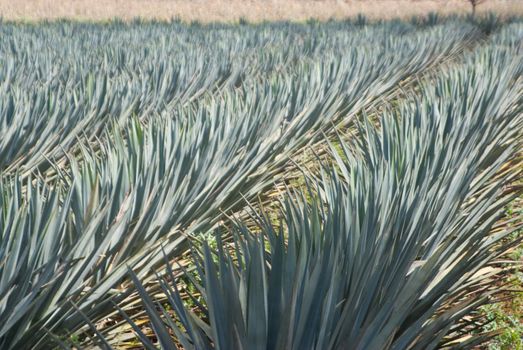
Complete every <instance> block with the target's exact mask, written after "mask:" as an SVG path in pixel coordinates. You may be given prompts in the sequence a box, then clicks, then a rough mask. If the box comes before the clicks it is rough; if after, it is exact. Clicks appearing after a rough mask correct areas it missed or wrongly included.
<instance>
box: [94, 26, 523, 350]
mask: <svg viewBox="0 0 523 350" xmlns="http://www.w3.org/2000/svg"><path fill="white" fill-rule="evenodd" d="M514 35H517V36H519V39H517V38H516V37H514ZM522 36H523V26H521V25H517V26H512V27H509V28H508V29H506V30H505V31H504V32H503V33H501V34H498V35H497V37H495V38H494V44H491V45H490V46H487V47H485V48H482V49H480V52H478V53H475V54H474V55H473V56H472V57H470V58H469V59H468V60H467V62H466V64H465V65H464V66H463V67H460V68H457V69H451V70H450V71H448V72H447V73H446V74H445V75H443V76H440V77H438V78H437V79H436V80H435V81H432V82H431V83H430V84H425V85H423V86H422V96H421V97H417V98H413V99H408V100H407V101H405V102H404V103H402V104H401V106H400V107H398V108H395V109H392V110H390V111H387V112H384V113H383V114H382V115H381V119H380V125H379V127H378V128H376V126H375V125H374V124H373V123H371V122H369V121H365V120H364V121H363V122H362V123H360V124H358V129H359V131H360V132H359V135H360V136H358V137H354V136H353V135H340V137H339V138H338V139H336V140H334V141H333V142H331V143H330V154H331V156H332V159H334V163H332V164H323V165H322V166H321V170H320V171H319V172H316V173H307V174H306V178H307V181H306V183H305V185H304V189H303V190H299V189H289V190H288V191H287V192H286V193H285V194H283V195H282V196H281V197H280V205H279V210H278V213H277V219H276V220H275V213H274V208H271V209H269V210H264V209H263V208H262V209H254V208H252V210H251V215H252V221H253V222H255V225H254V227H252V225H247V224H245V223H243V222H241V221H238V220H234V218H232V223H231V224H230V225H226V226H227V227H226V228H225V230H226V232H227V235H225V236H226V237H228V239H224V238H223V237H224V232H223V230H217V231H216V234H215V237H214V240H213V241H212V244H209V243H208V242H204V243H203V245H199V244H198V245H195V246H194V247H193V249H192V253H191V257H190V259H191V262H192V265H194V266H195V269H194V271H193V270H190V269H187V268H184V267H183V266H181V265H180V264H179V263H175V264H174V265H172V263H170V262H169V261H166V266H167V269H166V272H165V273H164V274H161V275H158V280H157V281H156V288H153V289H154V290H155V293H156V292H157V291H158V289H160V290H161V292H162V293H161V294H162V295H164V296H165V297H164V298H162V299H161V302H160V301H158V300H155V297H154V296H153V294H152V293H151V292H150V291H148V290H147V287H146V286H145V285H144V284H143V283H142V282H140V279H139V278H138V276H137V275H136V274H134V273H132V272H131V275H132V277H133V281H134V283H135V284H136V286H137V289H138V293H139V296H140V298H141V300H142V302H143V308H144V309H145V311H146V314H147V318H148V320H149V321H150V325H151V327H152V330H153V332H154V336H155V337H154V339H157V341H158V343H159V344H160V346H161V347H162V348H165V349H175V348H177V345H181V346H183V348H184V349H434V348H440V347H449V348H450V347H452V348H453V347H458V348H468V347H473V346H476V345H478V344H479V343H482V342H484V341H486V340H488V339H489V338H491V337H492V336H493V334H492V333H487V334H483V333H476V334H474V333H473V331H474V330H477V329H475V328H479V327H478V325H479V324H474V322H473V321H471V319H470V318H469V319H466V318H464V316H467V315H470V314H471V313H472V312H473V311H474V310H476V309H477V308H478V307H479V306H480V305H483V304H485V303H487V302H489V300H492V298H493V297H494V296H495V295H496V294H497V293H499V292H500V290H499V289H498V288H499V287H498V285H497V284H496V281H497V280H496V274H497V273H499V272H500V271H501V268H500V266H499V264H496V263H495V261H496V259H497V258H499V257H500V256H502V255H503V254H504V253H506V252H507V251H508V250H509V249H510V248H512V247H514V246H516V245H518V244H520V243H521V241H522V240H523V236H521V235H520V236H519V238H516V239H514V236H513V233H514V232H517V231H518V230H519V229H520V228H521V227H523V224H522V223H521V222H522V221H521V220H522V219H523V218H521V217H518V218H506V217H505V209H506V205H507V204H508V203H510V202H511V201H512V200H513V199H514V198H515V197H517V196H518V195H520V194H521V193H522V188H521V186H515V185H513V184H514V181H516V180H518V179H521V176H522V174H523V160H522V153H521V150H522V149H523V77H522V75H521V72H522V68H523V57H522V56H521V54H518V52H519V53H521V49H522V48H523V47H522V45H521V38H522ZM194 238H195V241H196V240H197V237H194ZM180 270H182V271H183V275H182V276H180V275H179V273H178V272H179V271H180ZM181 279H183V280H184V281H185V282H184V283H183V284H182V285H183V289H181V288H180V280H181ZM158 286H159V287H158ZM155 295H156V294H155ZM187 300H189V301H190V303H189V304H188V303H187ZM188 305H189V306H188ZM171 310H172V311H171ZM120 312H121V314H122V315H123V317H124V318H125V320H126V322H128V323H129V324H130V325H131V326H132V328H133V330H134V331H135V332H136V334H137V335H138V337H139V339H140V341H141V344H142V345H143V347H145V348H147V349H156V348H157V345H156V344H154V343H153V342H152V338H151V337H150V335H147V334H145V333H144V331H143V329H142V328H141V327H140V326H138V325H137V323H136V321H133V320H132V319H131V318H130V317H129V316H128V315H127V314H126V313H125V311H123V310H120ZM92 327H93V329H94V326H92ZM95 333H97V335H98V336H100V339H101V344H102V345H106V346H109V343H107V342H106V340H105V339H104V338H103V335H101V334H100V333H99V332H96V330H95ZM173 334H174V335H176V341H174V340H173V336H172V335H173ZM471 334H472V335H471Z"/></svg>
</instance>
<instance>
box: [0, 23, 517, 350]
mask: <svg viewBox="0 0 523 350" xmlns="http://www.w3.org/2000/svg"><path fill="white" fill-rule="evenodd" d="M514 28H516V29H514ZM517 28H519V27H518V26H517V25H512V26H511V27H509V28H508V29H506V30H505V31H504V33H503V34H500V35H499V37H497V38H496V39H495V40H496V42H498V43H499V44H500V45H503V47H501V48H489V47H487V48H485V49H481V54H478V55H477V56H473V58H471V59H470V62H468V64H467V65H466V68H465V69H463V70H456V71H452V74H450V73H449V76H447V77H443V78H441V79H440V80H439V81H438V83H437V84H436V85H435V87H431V86H426V87H424V88H423V89H422V91H423V92H424V94H425V95H424V97H423V98H422V99H421V100H420V101H423V102H419V103H417V104H416V103H412V102H413V101H409V102H408V103H405V105H402V106H403V107H401V109H400V110H399V112H396V113H391V114H386V115H384V116H383V117H382V119H380V120H382V121H383V122H382V123H381V124H382V125H381V128H380V131H376V130H374V129H373V128H372V127H371V125H370V124H365V125H360V129H361V131H362V132H361V133H360V134H361V135H363V136H361V137H360V138H358V139H357V141H356V140H352V141H351V142H350V143H348V142H347V141H343V140H344V139H345V138H340V140H338V141H336V146H333V151H332V155H333V156H335V158H336V159H337V161H336V165H334V166H331V165H329V166H324V167H323V168H322V172H321V174H316V175H312V174H311V175H310V176H311V179H310V180H309V181H308V184H309V187H310V190H309V192H308V193H302V194H300V193H298V192H292V191H290V192H289V194H288V195H287V198H285V199H284V200H283V204H284V205H283V206H282V212H281V219H282V223H281V224H279V225H274V224H273V223H272V221H271V220H270V219H271V218H270V217H269V216H270V215H269V213H265V214H264V213H263V212H262V214H259V215H254V219H255V221H256V222H257V223H258V228H252V227H249V228H247V226H245V225H242V224H241V223H238V224H237V225H236V226H237V227H236V228H234V229H231V232H230V233H231V235H225V236H226V237H228V236H232V237H233V238H234V242H235V246H236V250H235V252H234V253H233V254H231V250H230V249H229V248H230V244H229V243H227V244H225V243H222V240H220V239H219V238H218V242H219V243H218V246H219V247H220V249H218V250H217V251H211V249H210V248H209V247H204V249H203V255H202V256H200V255H199V253H198V252H197V251H195V253H194V263H195V266H196V267H197V271H198V274H199V276H196V277H195V276H194V274H192V273H189V272H188V275H187V278H188V279H189V280H190V281H192V282H193V283H194V285H195V286H196V287H197V289H198V291H199V292H198V294H201V296H202V297H203V300H204V302H202V299H199V297H198V296H196V295H194V296H193V298H192V300H193V301H194V302H195V303H198V306H199V307H198V309H199V310H198V312H193V311H189V310H185V308H184V302H183V301H182V298H181V296H180V294H178V292H177V290H176V281H177V279H176V278H174V277H175V276H174V272H172V271H169V270H168V271H167V272H166V275H167V276H168V275H173V276H171V277H173V278H167V279H164V277H161V278H162V279H161V280H160V281H159V283H157V284H156V285H157V286H159V287H161V289H163V290H164V292H166V294H167V296H168V297H169V299H168V300H169V302H170V303H171V304H172V308H173V309H174V310H175V312H176V314H177V316H176V318H171V316H170V315H169V314H168V312H167V310H165V309H162V305H157V304H155V303H154V302H153V301H152V299H153V298H152V297H150V296H148V295H147V293H146V289H145V287H143V286H142V284H143V285H145V284H146V281H151V277H152V276H153V277H154V274H153V273H152V271H159V270H158V269H157V268H158V266H162V265H164V262H165V260H167V261H171V259H176V258H178V257H180V256H181V255H182V254H184V253H185V252H186V250H187V248H188V246H189V242H190V238H192V237H195V238H196V239H197V238H198V236H199V235H200V234H199V233H200V232H205V231H208V230H211V229H213V228H214V227H216V225H218V224H220V223H221V222H222V219H223V217H224V213H232V212H235V211H236V210H238V209H240V208H241V207H242V206H243V205H244V201H245V199H247V200H252V199H254V198H256V196H258V195H259V194H260V193H263V192H264V190H266V189H268V188H270V187H271V186H272V185H273V183H274V182H275V181H279V180H280V179H282V178H284V177H285V174H284V171H285V169H286V165H287V164H288V163H289V159H290V158H293V157H294V156H296V155H297V154H299V152H300V150H302V149H303V147H304V146H305V145H307V144H309V143H311V142H314V141H317V140H318V139H319V138H320V137H321V135H322V133H324V132H325V131H326V130H329V129H330V128H332V126H333V125H339V126H347V125H350V123H352V122H354V121H355V115H356V113H358V112H359V111H361V110H362V109H365V108H369V107H371V106H373V105H375V104H376V103H377V102H378V101H379V100H380V99H387V97H388V96H390V94H392V93H393V91H394V90H395V88H396V86H397V85H398V84H399V83H400V82H402V81H404V80H405V78H407V77H409V76H411V75H413V74H417V73H420V72H424V71H426V70H427V69H429V68H430V67H432V66H434V65H435V64H437V63H440V62H441V61H442V60H444V59H446V58H448V57H450V56H453V55H454V54H455V53H457V52H459V51H461V50H462V48H463V46H465V45H469V44H471V43H472V42H473V40H474V39H475V38H476V37H477V36H478V34H477V32H475V31H474V30H473V29H472V28H470V27H468V26H466V25H462V24H448V25H446V27H445V28H443V27H433V28H429V29H426V30H424V31H419V32H418V31H416V30H414V29H412V28H409V26H406V27H404V26H399V27H398V24H397V23H396V24H394V25H392V24H390V25H380V26H375V27H372V26H370V27H364V28H347V26H344V25H337V24H330V25H325V27H321V26H319V27H318V26H317V27H315V28H314V31H312V30H310V28H308V27H307V26H300V25H269V26H265V27H264V26H258V27H241V28H236V29H233V28H231V27H227V26H224V27H223V28H222V27H218V28H212V30H209V28H196V29H194V28H193V29H190V28H186V27H184V26H180V27H175V28H171V27H166V26H165V25H160V24H155V25H136V26H128V25H120V24H115V25H109V26H105V27H104V26H96V25H79V24H70V23H58V24H51V25H47V26H43V27H33V26H20V25H2V27H1V30H2V31H4V33H6V34H8V35H7V37H8V38H9V40H6V41H3V42H2V43H1V45H2V46H1V49H0V50H2V52H3V53H6V54H7V53H9V54H8V55H6V57H8V59H7V64H5V65H2V66H0V77H2V82H3V83H2V85H1V89H2V90H1V92H0V101H1V102H0V110H1V111H2V113H1V114H0V118H2V119H1V125H2V128H1V129H0V133H1V135H2V139H1V141H0V154H2V157H0V159H2V162H3V163H1V164H0V167H2V173H1V176H2V181H1V182H0V209H1V215H0V233H1V235H2V239H1V241H0V261H1V264H0V347H1V348H6V349H10V348H12V349H20V348H49V347H51V346H53V344H54V345H56V344H62V345H64V346H67V341H65V340H64V335H68V334H71V333H74V332H78V331H83V330H85V329H87V332H89V331H90V330H89V325H92V323H96V322H98V321H100V320H107V319H108V318H111V317H114V316H115V315H117V316H118V315H120V316H121V317H123V318H124V319H127V320H128V321H129V323H130V325H131V326H134V327H135V328H136V332H137V334H138V336H139V338H140V339H141V340H142V341H143V345H144V346H146V347H150V346H153V344H152V342H151V341H150V340H148V339H147V338H146V337H145V335H143V333H142V332H141V330H140V328H139V327H137V326H136V323H135V322H134V321H133V320H132V316H133V315H130V316H128V313H129V308H128V301H129V296H131V295H132V294H133V292H134V291H135V290H137V289H138V291H139V292H140V295H141V297H142V298H143V301H144V306H145V310H146V311H147V313H148V315H149V317H150V319H151V322H152V324H153V328H154V331H155V332H156V335H157V338H158V340H159V341H160V343H161V345H162V347H165V348H173V347H175V343H174V342H173V341H172V337H171V335H172V334H173V332H174V333H175V334H177V335H178V336H177V339H178V342H180V343H182V344H183V345H184V346H185V347H187V348H191V347H196V348H198V349H200V348H209V347H210V348H212V347H216V348H221V349H231V348H242V347H243V348H249V349H250V348H251V347H253V348H254V347H256V348H258V347H260V348H287V347H288V348H293V347H298V346H299V347H302V348H307V347H316V348H323V347H327V348H329V347H330V348H340V347H341V348H345V347H354V348H381V347H383V348H385V347H396V348H404V347H408V346H410V345H411V344H415V346H418V347H419V348H424V346H428V347H430V346H432V345H435V344H438V343H439V342H440V341H441V339H442V337H443V336H444V335H446V334H449V333H452V334H454V333H455V334H458V333H459V331H460V329H458V328H456V327H457V326H456V322H455V321H456V320H458V319H459V318H460V317H461V316H462V315H464V314H465V313H467V312H468V311H470V310H473V309H474V308H475V307H476V306H477V305H478V304H479V303H481V302H483V301H484V300H483V299H481V298H479V296H481V295H483V294H484V293H483V294H481V293H474V294H473V295H475V298H479V299H477V300H476V299H472V300H469V299H467V298H466V297H468V296H470V295H472V292H478V291H479V289H480V286H482V285H483V284H482V283H483V282H484V279H482V278H481V277H482V276H481V275H477V271H479V269H480V267H482V266H485V265H486V264H487V263H488V262H489V261H490V260H491V258H492V257H493V256H496V255H497V254H499V253H501V252H502V251H504V250H505V248H506V247H505V246H498V245H496V242H498V241H501V239H502V238H503V237H504V235H505V232H504V231H501V233H497V235H498V236H496V237H494V236H491V235H489V234H490V232H491V230H490V229H491V228H492V226H493V225H494V223H495V222H496V220H497V219H498V216H499V215H498V214H499V213H498V212H499V210H497V211H496V210H495V209H501V208H502V206H503V205H504V204H505V203H506V202H507V201H508V200H510V198H511V195H512V194H513V191H514V189H512V188H511V190H507V189H506V188H504V187H503V186H504V185H506V184H508V183H509V182H510V181H511V180H512V178H513V177H514V176H516V175H517V174H515V173H514V172H512V171H505V172H504V171H502V169H505V168H504V166H505V165H506V164H508V163H509V162H510V161H511V160H514V161H515V160H517V159H515V156H514V151H515V150H517V147H518V145H520V144H519V143H518V142H519V134H518V132H519V130H520V128H521V117H520V116H521V110H520V103H521V101H520V100H518V99H520V96H521V81H520V80H518V79H517V77H518V74H519V75H520V74H521V58H520V57H519V61H518V60H517V59H518V56H517V53H518V52H520V51H518V50H519V48H518V47H519V46H518V45H519V44H518V41H517V39H514V37H515V36H517V35H520V31H518V30H519V29H517ZM391 29H392V30H393V31H392V34H391V33H390V32H387V31H390V30H391ZM444 29H446V30H449V29H451V31H450V33H451V34H450V35H449V34H448V32H447V31H445V30H444ZM316 30H317V31H316ZM398 33H403V34H404V36H401V37H396V35H395V34H398ZM173 34H176V35H173ZM70 35H75V36H76V38H77V39H78V38H80V39H84V40H75V41H74V42H73V41H71V39H70V38H68V37H69V36H70ZM133 35H135V36H136V37H133ZM520 37H521V35H520ZM145 38H153V39H154V40H153V42H152V43H151V42H150V43H145ZM300 40H301V41H302V42H301V43H300ZM291 42H297V43H299V44H298V45H297V48H296V49H293V48H292V47H293V45H289V44H290V43H291ZM144 43H145V44H144ZM102 44H103V45H107V48H101V46H100V45H102ZM143 44H144V45H143ZM202 45H209V46H210V48H209V49H203V50H202ZM55 50H58V51H59V52H60V53H61V54H63V55H65V56H63V57H69V59H68V60H69V61H67V60H65V59H62V60H59V59H58V56H59V55H56V54H55V53H54V52H55ZM177 50H178V51H179V50H184V51H183V52H184V53H183V54H182V55H181V56H179V55H180V54H178V56H176V53H177V52H178V51H177ZM207 50H208V51H207ZM217 52H218V53H220V54H221V55H222V56H220V58H219V59H216V56H214V55H216V53H217ZM32 53H34V55H32ZM83 54H85V55H83ZM171 54H172V55H174V57H175V58H176V57H181V58H180V59H181V63H180V62H177V61H176V60H173V57H171V56H170V55H171ZM199 55H201V56H202V57H203V58H199ZM211 55H213V56H211ZM212 57H214V58H212ZM217 62H218V63H217ZM193 64H194V65H195V66H196V68H194V67H193V66H192V65H193ZM31 67H38V69H36V70H34V69H33V70H31ZM189 67H191V68H189ZM223 67H226V68H223ZM193 69H194V70H193ZM31 72H32V73H31ZM415 101H417V100H415ZM415 101H414V102H415ZM429 140H432V141H429ZM463 140H470V143H468V142H469V141H467V143H465V142H464V141H463ZM339 145H341V150H342V154H341V155H340V154H338V151H339V148H340V147H339ZM474 152H476V153H474ZM457 170H459V171H457ZM251 231H256V233H254V232H251ZM462 231H463V233H462ZM220 232H222V233H223V229H221V230H220ZM260 232H261V234H260ZM460 253H461V254H460ZM487 253H488V254H487ZM397 258H401V259H400V260H399V261H396V260H395V259H397ZM402 259H403V260H402ZM489 259H490V260H489ZM278 261H279V262H278ZM167 266H169V264H167ZM456 266H458V267H456ZM129 268H131V269H132V271H133V273H132V274H130V275H129V273H128V270H129ZM176 270H178V268H176ZM163 275H165V273H164V274H163ZM340 276H345V277H340ZM130 282H133V283H130ZM429 282H430V283H429ZM416 288H417V289H416ZM389 293H390V294H389ZM348 298H350V302H347V300H349V299H348ZM313 301H314V302H315V303H313ZM468 301H470V303H467V302H468ZM114 304H116V305H117V306H118V307H117V308H115V307H114ZM158 310H160V312H161V313H163V315H162V314H158V313H157V311H158ZM401 310H403V313H401V312H400V311H401ZM436 315H437V316H438V317H440V316H441V317H440V318H435V316H436ZM90 320H91V321H90ZM179 322H181V324H180V323H179ZM180 325H181V327H180ZM351 327H352V328H351ZM94 329H95V332H96V333H98V337H97V338H98V340H100V341H101V342H102V343H101V344H102V345H105V346H110V345H109V343H104V340H103V339H104V335H103V334H101V332H99V331H98V330H97V329H96V326H95V327H94ZM312 330H314V331H312ZM316 331H317V333H315V332H316ZM95 338H96V337H95ZM446 339H447V338H446ZM231 342H232V343H231ZM80 345H81V344H80Z"/></svg>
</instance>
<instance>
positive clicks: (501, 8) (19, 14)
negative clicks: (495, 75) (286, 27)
mask: <svg viewBox="0 0 523 350" xmlns="http://www.w3.org/2000/svg"><path fill="white" fill-rule="evenodd" d="M478 11H479V12H485V11H495V12H497V13H499V14H502V15H507V14H520V15H523V0H487V1H486V2H485V3H484V4H482V5H480V6H479V8H478ZM429 12H438V13H441V14H449V13H467V12H470V5H469V4H468V2H467V1H466V0H345V1H342V0H323V1H321V0H320V1H314V0H251V1H248V0H0V16H1V17H3V18H4V19H7V20H29V21H34V20H40V19H56V18H70V19H77V20H107V19H111V18H115V17H118V18H121V19H124V20H129V19H133V18H137V17H141V18H147V19H163V20H165V19H171V18H173V17H179V18H180V19H182V20H184V21H194V20H197V21H201V22H213V21H225V22H231V21H237V20H238V19H240V18H245V19H246V20H248V21H252V22H258V21H263V20H294V21H302V20H306V19H308V18H317V19H322V20H325V19H329V18H347V17H352V16H356V15H357V14H360V13H361V14H364V15H365V16H367V17H369V18H384V19H389V18H393V17H399V18H409V17H411V16H415V15H424V14H427V13H429Z"/></svg>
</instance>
